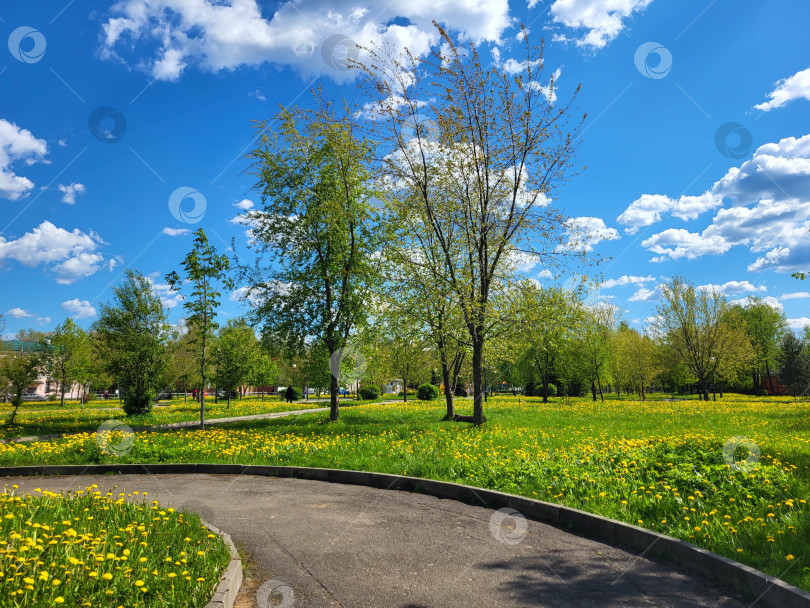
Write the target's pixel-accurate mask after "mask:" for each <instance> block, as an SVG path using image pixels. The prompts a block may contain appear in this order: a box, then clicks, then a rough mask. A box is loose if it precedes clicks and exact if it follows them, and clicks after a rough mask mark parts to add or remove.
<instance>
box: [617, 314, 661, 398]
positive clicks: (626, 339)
mask: <svg viewBox="0 0 810 608" xmlns="http://www.w3.org/2000/svg"><path fill="white" fill-rule="evenodd" d="M613 344H614V345H615V346H614V348H615V355H616V359H617V367H618V370H619V380H620V381H622V382H623V383H624V385H625V386H627V387H631V388H632V389H634V390H635V391H636V392H637V393H638V396H639V399H641V400H642V401H644V400H646V399H647V391H648V390H649V388H650V385H651V384H652V381H653V379H654V378H655V377H656V376H657V375H658V374H659V372H660V371H661V368H660V367H659V363H658V362H659V360H660V358H659V357H658V355H657V352H656V351H657V346H658V345H657V344H656V343H655V342H654V341H653V339H652V338H651V337H650V336H647V335H642V334H640V333H639V332H638V331H636V330H635V329H632V328H630V327H627V326H622V327H620V328H619V329H618V331H617V332H616V336H615V339H614V342H613Z"/></svg>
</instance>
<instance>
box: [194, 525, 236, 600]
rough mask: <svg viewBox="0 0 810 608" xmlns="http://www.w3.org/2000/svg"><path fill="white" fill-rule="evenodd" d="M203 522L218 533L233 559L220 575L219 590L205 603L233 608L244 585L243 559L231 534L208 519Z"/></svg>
mask: <svg viewBox="0 0 810 608" xmlns="http://www.w3.org/2000/svg"><path fill="white" fill-rule="evenodd" d="M203 524H205V527H206V528H208V529H209V530H211V532H213V533H214V534H218V535H219V536H220V537H221V538H222V540H223V541H224V542H225V544H226V545H228V549H229V550H230V552H231V561H230V562H229V563H228V567H227V568H225V572H224V573H223V574H222V576H221V577H220V579H219V584H218V585H217V590H216V591H214V595H213V597H212V598H211V601H210V602H208V603H207V604H206V605H205V608H233V605H234V602H236V594H237V593H239V588H240V587H241V586H242V560H241V559H239V552H238V551H237V550H236V545H234V544H233V540H231V536H230V534H226V533H225V532H223V531H222V530H220V529H219V528H217V527H216V526H213V525H211V524H209V523H208V522H206V521H203Z"/></svg>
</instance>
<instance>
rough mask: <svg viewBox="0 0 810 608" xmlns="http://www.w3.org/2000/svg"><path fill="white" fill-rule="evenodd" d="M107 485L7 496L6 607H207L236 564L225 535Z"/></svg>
mask: <svg viewBox="0 0 810 608" xmlns="http://www.w3.org/2000/svg"><path fill="white" fill-rule="evenodd" d="M97 487H98V486H96V485H92V486H88V487H87V488H85V489H84V490H78V491H76V492H71V493H65V494H62V493H55V492H49V491H47V490H45V491H42V490H39V489H37V490H36V491H35V492H34V493H33V494H28V493H26V494H19V493H16V491H15V488H16V486H13V487H12V488H6V489H5V490H4V491H3V492H2V493H0V512H1V513H2V514H3V515H2V518H0V606H1V607H3V608H6V607H9V608H11V607H14V608H18V607H19V608H22V607H23V606H59V605H64V606H94V607H95V606H144V607H147V606H155V607H157V606H176V607H177V608H183V607H188V608H192V607H196V606H203V605H205V604H206V603H207V602H208V601H209V600H210V599H211V596H213V594H214V591H215V589H216V586H217V583H218V582H219V578H220V577H221V575H222V573H223V572H224V570H225V568H226V567H227V566H228V562H229V561H230V551H229V549H228V547H227V546H226V545H225V543H224V542H223V541H222V539H221V538H220V537H219V536H218V535H215V534H212V533H211V532H210V531H209V530H208V529H207V528H206V527H205V526H203V525H202V522H201V521H200V519H199V516H198V515H196V514H185V513H181V512H176V511H175V510H174V509H171V508H169V509H165V510H164V509H163V508H161V507H160V505H158V503H157V502H156V501H152V502H151V504H150V503H147V502H146V500H145V499H146V494H147V493H146V492H144V493H143V495H141V496H133V494H136V495H137V494H138V493H137V492H134V493H133V494H128V495H125V494H124V493H123V492H120V493H118V494H117V495H114V494H113V492H112V491H109V492H107V493H106V494H103V495H102V493H101V492H99V491H98V490H96V488H97ZM133 501H136V502H133Z"/></svg>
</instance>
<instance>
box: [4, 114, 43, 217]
mask: <svg viewBox="0 0 810 608" xmlns="http://www.w3.org/2000/svg"><path fill="white" fill-rule="evenodd" d="M47 154H48V144H47V143H46V142H45V140H44V139H37V138H36V137H34V135H33V134H32V133H31V131H28V130H27V129H21V128H20V127H18V126H17V125H16V124H14V123H13V122H9V121H7V120H5V119H3V118H0V197H3V198H7V199H9V200H12V201H16V200H19V199H21V198H23V197H25V196H27V195H28V193H29V192H31V190H33V188H34V182H32V181H31V180H30V179H28V178H27V177H23V176H22V175H17V174H16V173H15V172H14V170H13V169H12V165H13V164H14V163H15V162H17V161H25V163H26V164H29V165H31V164H34V163H36V162H45V156H46V155H47Z"/></svg>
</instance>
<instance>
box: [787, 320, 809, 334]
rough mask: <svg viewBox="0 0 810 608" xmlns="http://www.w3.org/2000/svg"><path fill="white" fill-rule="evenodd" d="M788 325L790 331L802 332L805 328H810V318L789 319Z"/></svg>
mask: <svg viewBox="0 0 810 608" xmlns="http://www.w3.org/2000/svg"><path fill="white" fill-rule="evenodd" d="M787 324H788V327H790V329H793V330H795V331H801V330H803V329H804V328H805V327H808V326H810V317H798V318H796V319H787Z"/></svg>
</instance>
